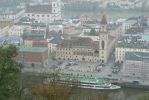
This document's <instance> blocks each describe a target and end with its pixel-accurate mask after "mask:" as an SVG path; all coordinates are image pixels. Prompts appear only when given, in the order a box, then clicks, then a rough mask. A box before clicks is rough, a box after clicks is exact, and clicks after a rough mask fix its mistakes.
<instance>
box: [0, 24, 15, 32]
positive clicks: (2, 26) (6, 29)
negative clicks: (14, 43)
mask: <svg viewBox="0 0 149 100" xmlns="http://www.w3.org/2000/svg"><path fill="white" fill-rule="evenodd" d="M13 25H14V23H13V22H5V21H0V35H9V29H10V27H11V26H13Z"/></svg>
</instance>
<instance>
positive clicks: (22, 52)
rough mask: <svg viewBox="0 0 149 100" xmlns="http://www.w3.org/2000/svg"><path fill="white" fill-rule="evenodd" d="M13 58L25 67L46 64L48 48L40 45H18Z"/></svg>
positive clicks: (44, 65) (43, 65)
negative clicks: (16, 52) (17, 50)
mask: <svg viewBox="0 0 149 100" xmlns="http://www.w3.org/2000/svg"><path fill="white" fill-rule="evenodd" d="M15 60H16V61H17V62H19V63H21V64H23V65H24V66H25V67H46V66H48V50H47V48H41V47H27V46H20V47H19V53H18V55H17V57H16V58H15Z"/></svg>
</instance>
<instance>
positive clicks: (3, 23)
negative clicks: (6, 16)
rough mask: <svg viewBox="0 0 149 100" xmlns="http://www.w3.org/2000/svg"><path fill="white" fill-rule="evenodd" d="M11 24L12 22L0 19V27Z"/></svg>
mask: <svg viewBox="0 0 149 100" xmlns="http://www.w3.org/2000/svg"><path fill="white" fill-rule="evenodd" d="M12 25H14V23H13V22H4V21H0V27H6V26H12Z"/></svg>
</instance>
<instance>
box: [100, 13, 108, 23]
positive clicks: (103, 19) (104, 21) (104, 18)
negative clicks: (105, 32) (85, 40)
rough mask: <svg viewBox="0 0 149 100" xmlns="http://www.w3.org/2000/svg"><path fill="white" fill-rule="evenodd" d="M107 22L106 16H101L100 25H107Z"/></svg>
mask: <svg viewBox="0 0 149 100" xmlns="http://www.w3.org/2000/svg"><path fill="white" fill-rule="evenodd" d="M107 23H108V22H107V16H105V15H104V16H103V17H102V20H101V24H107Z"/></svg>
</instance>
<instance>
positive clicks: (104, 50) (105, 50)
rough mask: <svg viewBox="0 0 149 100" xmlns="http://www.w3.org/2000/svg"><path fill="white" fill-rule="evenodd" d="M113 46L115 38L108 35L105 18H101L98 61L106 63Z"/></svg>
mask: <svg viewBox="0 0 149 100" xmlns="http://www.w3.org/2000/svg"><path fill="white" fill-rule="evenodd" d="M114 45H115V38H113V37H112V36H110V35H109V32H108V22H107V17H106V16H103V18H102V20H101V22H100V29H99V61H100V62H101V63H107V61H108V59H109V56H110V53H112V51H113V49H114Z"/></svg>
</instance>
